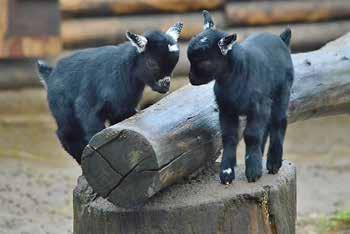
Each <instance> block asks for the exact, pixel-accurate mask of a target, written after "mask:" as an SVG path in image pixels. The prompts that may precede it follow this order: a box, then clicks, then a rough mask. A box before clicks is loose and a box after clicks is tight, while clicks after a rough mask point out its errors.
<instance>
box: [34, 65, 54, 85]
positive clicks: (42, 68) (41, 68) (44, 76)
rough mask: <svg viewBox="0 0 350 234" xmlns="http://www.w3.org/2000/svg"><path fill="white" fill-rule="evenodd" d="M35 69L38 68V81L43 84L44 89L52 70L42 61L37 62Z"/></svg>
mask: <svg viewBox="0 0 350 234" xmlns="http://www.w3.org/2000/svg"><path fill="white" fill-rule="evenodd" d="M37 67H38V72H39V79H40V81H41V83H43V85H44V86H45V88H46V87H47V81H48V78H49V76H50V75H51V73H52V70H53V68H52V67H50V66H49V65H48V64H47V63H46V62H44V61H42V60H38V61H37Z"/></svg>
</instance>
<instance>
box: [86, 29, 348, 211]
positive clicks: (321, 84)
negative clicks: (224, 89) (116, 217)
mask: <svg viewBox="0 0 350 234" xmlns="http://www.w3.org/2000/svg"><path fill="white" fill-rule="evenodd" d="M293 62H294V66H295V74H296V75H295V81H294V86H293V90H292V95H291V100H290V106H289V119H288V120H289V123H292V122H295V121H298V120H301V119H308V118H314V117H319V116H324V115H332V114H339V113H349V108H348V107H349V103H350V79H349V73H350V34H348V35H346V36H344V37H343V38H341V39H339V40H337V41H335V42H332V43H330V44H328V45H327V46H325V47H324V48H322V49H320V50H318V51H314V52H309V53H304V54H297V55H293ZM212 88H213V84H212V83H210V84H208V85H204V86H199V87H192V86H187V87H185V88H182V89H180V90H178V91H176V92H174V93H173V94H171V95H169V96H167V97H165V98H164V99H162V100H161V101H160V102H158V103H156V104H155V105H153V106H151V107H149V108H147V109H146V110H144V111H142V112H141V113H139V114H137V115H135V116H134V117H131V118H130V119H128V120H125V121H123V122H121V123H119V124H116V125H114V126H111V127H109V128H107V129H105V130H103V131H101V132H100V133H98V134H96V135H95V136H94V137H93V138H92V140H91V141H90V143H89V145H88V146H87V148H86V149H85V152H84V154H83V157H82V170H83V175H84V176H85V177H86V179H87V181H88V182H89V184H90V185H91V186H92V188H93V189H94V191H96V192H97V193H98V194H99V195H101V196H102V197H105V198H107V199H108V200H109V201H111V202H112V203H114V204H116V205H119V206H122V207H132V206H138V205H140V204H143V203H144V202H145V201H147V199H149V198H150V197H152V196H153V195H154V194H156V193H157V192H159V191H160V190H162V189H164V188H166V187H168V186H169V185H171V184H173V183H175V182H176V181H179V180H181V179H183V178H184V177H186V176H188V175H190V174H192V173H194V172H195V171H197V170H198V169H200V168H201V167H203V166H204V165H205V164H206V163H207V162H210V161H213V160H215V159H216V157H217V156H218V154H219V152H220V150H221V139H220V129H219V124H218V111H217V107H216V104H215V101H214V95H213V91H212Z"/></svg>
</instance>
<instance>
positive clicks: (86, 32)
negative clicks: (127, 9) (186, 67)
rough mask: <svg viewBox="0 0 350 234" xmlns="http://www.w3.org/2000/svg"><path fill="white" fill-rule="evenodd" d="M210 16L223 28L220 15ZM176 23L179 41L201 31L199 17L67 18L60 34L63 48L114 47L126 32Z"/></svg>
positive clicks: (164, 27) (176, 15)
mask: <svg viewBox="0 0 350 234" xmlns="http://www.w3.org/2000/svg"><path fill="white" fill-rule="evenodd" d="M213 17H215V22H216V25H217V26H218V27H224V26H225V24H224V14H223V13H222V12H213ZM178 21H182V22H183V23H184V25H185V27H184V29H183V31H182V33H181V38H183V39H190V38H191V37H192V36H193V35H195V34H197V33H199V32H201V31H202V30H203V17H202V16H201V14H198V13H189V14H183V15H181V14H171V15H143V16H120V17H104V18H95V19H94V18H82V19H69V20H64V21H63V23H62V26H61V33H62V40H63V44H64V47H65V48H72V47H79V46H80V47H82V46H89V45H101V44H115V43H118V42H121V41H124V40H125V33H126V31H132V32H135V33H143V32H145V31H149V30H167V29H168V28H169V27H170V26H171V25H173V24H174V23H176V22H178Z"/></svg>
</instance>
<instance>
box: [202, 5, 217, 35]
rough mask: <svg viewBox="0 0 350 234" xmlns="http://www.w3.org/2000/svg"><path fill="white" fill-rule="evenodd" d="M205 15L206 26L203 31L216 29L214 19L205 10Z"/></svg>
mask: <svg viewBox="0 0 350 234" xmlns="http://www.w3.org/2000/svg"><path fill="white" fill-rule="evenodd" d="M202 14H203V18H204V25H203V29H204V30H206V29H215V24H214V21H213V18H212V17H211V15H210V13H209V12H208V11H206V10H204V11H203V12H202Z"/></svg>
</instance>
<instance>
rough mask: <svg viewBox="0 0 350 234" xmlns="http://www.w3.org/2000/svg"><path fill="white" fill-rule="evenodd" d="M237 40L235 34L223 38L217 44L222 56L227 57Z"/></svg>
mask: <svg viewBox="0 0 350 234" xmlns="http://www.w3.org/2000/svg"><path fill="white" fill-rule="evenodd" d="M236 39H237V34H231V35H229V36H226V37H223V38H221V39H220V41H219V42H218V46H219V48H220V51H221V53H222V55H227V53H228V52H229V51H230V50H232V46H233V44H234V43H235V41H236Z"/></svg>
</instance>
